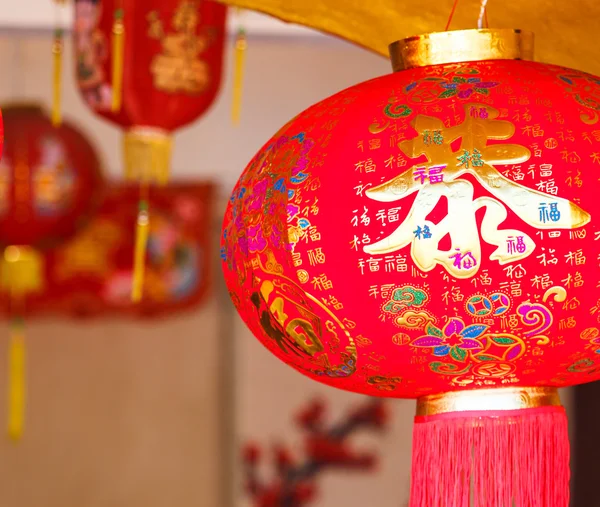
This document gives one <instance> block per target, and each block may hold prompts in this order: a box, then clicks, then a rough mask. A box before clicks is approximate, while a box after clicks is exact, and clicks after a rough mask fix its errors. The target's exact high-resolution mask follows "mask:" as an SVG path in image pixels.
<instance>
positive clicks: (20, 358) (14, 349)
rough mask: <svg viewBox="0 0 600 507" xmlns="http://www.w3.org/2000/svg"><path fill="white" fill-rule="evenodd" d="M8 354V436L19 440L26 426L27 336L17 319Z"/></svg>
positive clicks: (12, 330) (13, 327) (12, 331)
mask: <svg viewBox="0 0 600 507" xmlns="http://www.w3.org/2000/svg"><path fill="white" fill-rule="evenodd" d="M9 347H10V348H9V352H8V436H9V437H10V438H11V439H12V440H19V439H20V438H21V436H22V435H23V428H24V425H25V396H26V381H25V336H24V332H23V322H22V321H21V320H20V319H15V322H14V323H13V325H12V329H11V335H10V346H9Z"/></svg>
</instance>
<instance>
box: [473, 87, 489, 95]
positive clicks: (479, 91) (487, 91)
mask: <svg viewBox="0 0 600 507" xmlns="http://www.w3.org/2000/svg"><path fill="white" fill-rule="evenodd" d="M475 91H476V92H477V93H481V95H489V94H490V91H489V90H488V89H487V88H475Z"/></svg>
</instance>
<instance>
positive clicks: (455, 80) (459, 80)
mask: <svg viewBox="0 0 600 507" xmlns="http://www.w3.org/2000/svg"><path fill="white" fill-rule="evenodd" d="M452 82H453V83H466V82H467V80H466V79H465V78H464V77H458V76H454V77H453V78H452Z"/></svg>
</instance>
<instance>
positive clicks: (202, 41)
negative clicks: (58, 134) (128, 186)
mask: <svg viewBox="0 0 600 507" xmlns="http://www.w3.org/2000/svg"><path fill="white" fill-rule="evenodd" d="M225 14H226V7H225V6H223V5H220V4H218V3H216V2H212V1H209V0H174V1H171V0H76V2H75V29H74V37H75V57H76V73H77V82H78V85H79V90H80V92H81V94H82V96H83V98H84V100H85V101H86V103H87V104H88V106H89V107H90V108H91V109H92V110H93V111H94V112H95V113H97V114H99V115H101V116H102V117H104V118H106V119H108V120H109V121H111V122H113V123H115V124H116V125H119V126H120V127H122V128H123V129H124V130H125V135H124V140H123V153H124V165H125V175H126V177H127V178H128V179H133V180H136V181H139V182H140V183H141V196H140V204H139V206H140V211H139V218H138V230H137V239H136V253H135V271H136V276H135V277H134V279H135V281H134V288H133V293H132V296H133V299H134V300H136V301H137V300H139V299H140V298H141V296H142V292H141V291H142V284H143V259H144V251H145V246H146V242H147V235H148V214H147V208H148V202H147V192H148V185H149V184H151V183H158V184H164V183H166V181H167V179H168V175H169V168H170V160H171V148H172V140H171V132H172V131H174V130H175V129H177V128H179V127H182V126H184V125H186V124H188V123H190V122H192V121H194V120H195V119H197V118H198V117H199V116H201V115H202V114H203V113H204V112H205V111H206V110H207V109H208V107H209V106H210V105H211V104H212V102H213V101H214V99H215V97H216V94H217V92H218V90H219V84H220V80H221V67H222V59H223V46H224V38H225Z"/></svg>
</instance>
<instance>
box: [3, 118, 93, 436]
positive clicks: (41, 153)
mask: <svg viewBox="0 0 600 507" xmlns="http://www.w3.org/2000/svg"><path fill="white" fill-rule="evenodd" d="M3 113H4V122H5V125H6V131H7V135H6V142H5V145H4V154H3V157H2V160H1V161H0V246H1V247H2V248H3V256H2V260H1V261H0V284H1V286H2V288H3V289H4V290H5V291H6V292H7V293H8V295H9V296H10V299H11V316H12V318H13V320H12V326H11V327H12V332H11V345H10V371H9V374H10V389H11V390H10V395H9V415H8V417H9V420H8V426H9V428H8V429H9V434H10V436H12V437H14V438H18V437H20V435H21V432H22V429H23V417H24V409H23V406H24V396H25V394H24V364H25V363H24V361H25V357H24V355H25V349H24V347H25V345H24V339H23V329H22V324H23V323H22V319H23V316H24V314H25V306H26V297H27V295H28V294H31V293H34V292H37V291H39V290H40V289H41V288H42V286H43V283H44V275H43V270H44V267H43V262H44V261H43V256H42V254H41V253H40V252H38V251H37V249H38V248H41V249H43V248H48V247H51V246H55V245H57V244H58V243H59V242H61V241H65V240H67V239H69V237H70V236H72V235H73V234H74V233H75V232H76V231H77V230H78V229H79V228H80V227H81V226H82V225H83V224H84V223H85V221H86V219H87V218H89V216H90V214H91V213H92V212H93V211H94V209H95V207H96V206H97V205H99V204H100V199H101V197H102V195H101V194H102V175H101V172H100V163H99V161H98V156H97V153H96V151H95V149H94V148H93V146H92V145H91V144H90V143H89V141H88V140H87V139H86V138H85V136H84V135H83V134H81V132H79V131H78V130H77V129H76V128H75V127H74V126H72V125H70V124H69V123H63V124H62V125H61V126H60V127H54V126H53V125H52V122H51V120H50V118H49V117H48V116H47V115H46V113H45V112H44V111H43V110H42V109H41V108H40V107H38V106H10V107H4V108H3Z"/></svg>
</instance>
